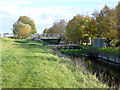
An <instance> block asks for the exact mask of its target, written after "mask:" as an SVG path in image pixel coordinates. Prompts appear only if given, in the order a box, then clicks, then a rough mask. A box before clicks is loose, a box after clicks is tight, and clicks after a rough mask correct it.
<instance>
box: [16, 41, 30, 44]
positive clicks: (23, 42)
mask: <svg viewBox="0 0 120 90" xmlns="http://www.w3.org/2000/svg"><path fill="white" fill-rule="evenodd" d="M15 42H17V43H22V44H25V43H28V42H27V41H15Z"/></svg>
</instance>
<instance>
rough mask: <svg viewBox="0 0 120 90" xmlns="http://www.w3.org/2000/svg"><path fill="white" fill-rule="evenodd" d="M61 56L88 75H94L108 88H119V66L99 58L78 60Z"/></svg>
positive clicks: (78, 58) (77, 58)
mask: <svg viewBox="0 0 120 90" xmlns="http://www.w3.org/2000/svg"><path fill="white" fill-rule="evenodd" d="M61 55H62V56H63V57H67V58H69V59H70V60H71V61H72V62H73V63H75V64H76V65H79V66H83V67H84V68H85V69H86V70H88V71H89V72H90V73H92V74H95V75H96V77H97V78H98V79H99V81H101V82H103V83H105V84H107V85H108V86H109V87H115V88H118V87H119V88H120V65H119V64H114V63H111V62H108V61H106V60H103V59H100V58H97V59H96V58H86V57H84V58H80V57H69V56H66V55H65V54H61Z"/></svg>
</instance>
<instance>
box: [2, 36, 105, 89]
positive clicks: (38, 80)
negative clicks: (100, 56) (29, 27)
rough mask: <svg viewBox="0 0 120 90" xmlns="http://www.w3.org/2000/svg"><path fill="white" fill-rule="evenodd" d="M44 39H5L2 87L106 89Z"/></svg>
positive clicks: (3, 42) (3, 43)
mask: <svg viewBox="0 0 120 90" xmlns="http://www.w3.org/2000/svg"><path fill="white" fill-rule="evenodd" d="M43 44H44V42H34V41H28V40H20V39H10V38H2V87H3V88H105V87H107V86H106V85H105V84H102V83H101V82H99V81H98V80H97V78H96V77H95V75H91V74H89V73H88V72H86V71H83V70H82V69H81V68H80V67H78V66H76V65H74V64H73V63H72V62H70V61H69V60H68V59H67V58H63V57H61V56H58V55H57V54H56V53H55V52H54V51H53V50H52V49H50V47H48V46H45V45H43Z"/></svg>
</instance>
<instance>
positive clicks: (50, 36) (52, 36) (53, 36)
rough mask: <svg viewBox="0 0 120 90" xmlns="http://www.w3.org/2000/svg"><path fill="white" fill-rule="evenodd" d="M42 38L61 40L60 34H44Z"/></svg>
mask: <svg viewBox="0 0 120 90" xmlns="http://www.w3.org/2000/svg"><path fill="white" fill-rule="evenodd" d="M40 38H60V34H58V33H43V34H41V35H40Z"/></svg>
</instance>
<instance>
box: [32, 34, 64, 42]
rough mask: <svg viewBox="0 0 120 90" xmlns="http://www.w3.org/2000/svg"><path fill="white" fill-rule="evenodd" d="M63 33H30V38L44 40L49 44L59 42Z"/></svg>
mask: <svg viewBox="0 0 120 90" xmlns="http://www.w3.org/2000/svg"><path fill="white" fill-rule="evenodd" d="M61 35H64V34H58V33H43V34H34V35H31V36H30V38H31V40H36V39H37V40H43V41H45V42H48V43H50V44H59V43H60V41H61V38H60V36H61Z"/></svg>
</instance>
